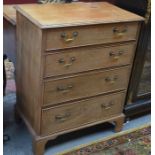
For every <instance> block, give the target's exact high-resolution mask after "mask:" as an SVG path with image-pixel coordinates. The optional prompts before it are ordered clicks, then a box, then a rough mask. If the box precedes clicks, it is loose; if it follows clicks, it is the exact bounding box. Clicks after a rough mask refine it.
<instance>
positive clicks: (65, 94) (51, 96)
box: [43, 66, 130, 105]
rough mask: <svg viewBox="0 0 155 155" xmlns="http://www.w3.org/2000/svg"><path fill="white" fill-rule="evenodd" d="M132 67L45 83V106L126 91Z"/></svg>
mask: <svg viewBox="0 0 155 155" xmlns="http://www.w3.org/2000/svg"><path fill="white" fill-rule="evenodd" d="M129 73H130V66H126V67H121V68H117V69H111V70H106V71H105V70H102V71H96V72H89V73H85V74H79V75H76V76H72V77H66V78H60V79H54V80H48V81H45V82H44V102H43V104H44V105H54V104H57V103H61V102H66V101H70V100H74V99H79V98H85V97H89V96H94V95H97V94H102V93H106V92H110V91H116V90H121V89H126V88H127V85H128V79H129Z"/></svg>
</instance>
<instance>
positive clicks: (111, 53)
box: [109, 51, 124, 60]
mask: <svg viewBox="0 0 155 155" xmlns="http://www.w3.org/2000/svg"><path fill="white" fill-rule="evenodd" d="M123 53H124V52H123V51H119V52H117V53H116V52H110V53H109V56H110V57H112V58H113V59H115V60H118V59H119V58H120V56H121V55H123Z"/></svg>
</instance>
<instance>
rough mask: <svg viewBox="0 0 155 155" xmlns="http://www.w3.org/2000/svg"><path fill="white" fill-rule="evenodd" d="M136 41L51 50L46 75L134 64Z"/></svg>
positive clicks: (46, 59)
mask: <svg viewBox="0 0 155 155" xmlns="http://www.w3.org/2000/svg"><path fill="white" fill-rule="evenodd" d="M134 48H135V43H134V42H132V43H127V44H119V45H113V46H112V45H109V46H101V45H100V46H91V47H81V48H73V49H66V50H64V49H63V50H59V51H55V52H53V51H51V53H49V54H46V55H45V65H44V77H51V76H58V75H66V74H70V73H78V72H84V71H89V70H94V69H102V68H108V67H117V66H122V65H128V64H132V60H133V56H134Z"/></svg>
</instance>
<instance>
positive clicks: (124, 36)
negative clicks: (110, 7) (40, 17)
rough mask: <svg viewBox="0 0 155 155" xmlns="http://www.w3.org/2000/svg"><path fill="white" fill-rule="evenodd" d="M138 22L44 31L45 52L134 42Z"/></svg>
mask: <svg viewBox="0 0 155 155" xmlns="http://www.w3.org/2000/svg"><path fill="white" fill-rule="evenodd" d="M137 30H138V22H132V23H118V24H105V25H95V26H94V25H93V26H81V27H68V28H59V29H48V30H46V45H45V46H46V51H49V50H52V49H53V50H54V49H63V48H71V47H77V46H85V45H93V44H103V43H114V42H121V41H130V40H136V36H137Z"/></svg>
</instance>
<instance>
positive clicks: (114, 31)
mask: <svg viewBox="0 0 155 155" xmlns="http://www.w3.org/2000/svg"><path fill="white" fill-rule="evenodd" d="M126 32H127V28H124V29H123V30H120V29H118V28H114V29H113V33H114V34H115V35H117V36H118V37H123V36H124V35H125V34H126Z"/></svg>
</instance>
